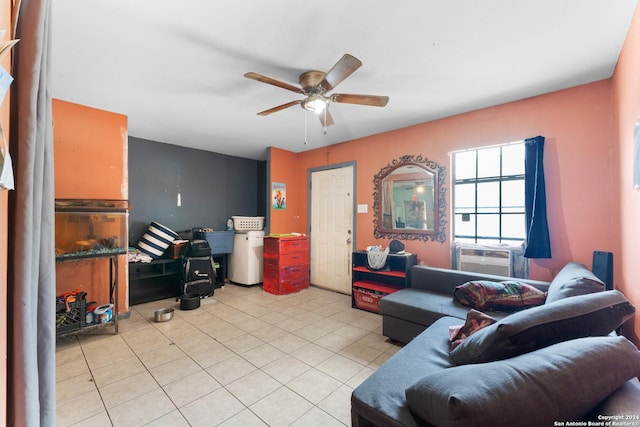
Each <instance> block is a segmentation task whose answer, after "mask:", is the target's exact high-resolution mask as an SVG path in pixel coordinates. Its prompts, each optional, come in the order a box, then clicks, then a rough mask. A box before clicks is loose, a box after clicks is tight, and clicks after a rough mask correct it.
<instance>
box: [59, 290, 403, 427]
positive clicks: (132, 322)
mask: <svg viewBox="0 0 640 427" xmlns="http://www.w3.org/2000/svg"><path fill="white" fill-rule="evenodd" d="M163 307H174V308H176V311H175V316H174V318H173V319H172V320H171V321H169V322H165V323H155V322H154V321H153V312H154V311H155V310H156V309H158V308H163ZM130 313H131V317H130V318H128V319H125V320H121V321H120V322H119V328H120V333H119V334H118V335H114V334H113V333H112V332H113V328H112V327H109V328H104V329H102V330H101V333H100V334H99V335H98V334H93V333H86V334H79V335H77V336H67V337H60V338H59V339H58V343H57V349H56V375H57V387H56V389H57V405H56V406H57V421H58V423H57V424H58V426H90V427H101V426H171V427H174V426H175V427H179V426H194V427H197V426H217V425H220V426H241V427H249V426H265V425H268V426H289V425H291V426H305V427H308V426H313V427H317V426H342V425H351V418H350V401H349V399H350V396H351V392H352V391H353V389H354V388H355V387H357V386H358V385H359V384H360V383H361V382H362V381H363V380H365V379H366V378H367V377H368V376H369V375H370V374H371V373H372V372H374V371H375V369H376V368H378V367H379V366H380V365H381V364H382V363H384V362H385V361H386V360H387V359H388V358H389V357H390V356H391V355H393V354H394V353H395V352H396V351H398V350H399V349H400V346H398V345H396V344H394V343H392V342H389V341H388V340H387V339H386V338H385V337H383V336H382V318H381V317H380V316H379V315H377V314H374V313H369V312H366V311H362V310H358V309H353V308H351V297H350V296H347V295H342V294H338V293H334V292H330V291H326V290H322V289H319V288H315V287H311V288H309V289H305V290H303V291H301V292H298V293H295V294H290V295H282V296H276V295H272V294H269V293H266V292H264V291H263V290H262V288H261V287H257V286H255V287H243V286H237V285H233V284H228V285H226V286H225V287H224V288H221V289H216V291H215V294H214V297H212V298H207V299H205V300H202V305H201V307H200V308H199V309H196V310H191V311H181V310H179V309H178V306H177V304H176V302H175V300H174V299H168V300H162V301H156V302H152V303H148V304H141V305H136V306H133V307H131V309H130Z"/></svg>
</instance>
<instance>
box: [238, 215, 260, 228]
mask: <svg viewBox="0 0 640 427" xmlns="http://www.w3.org/2000/svg"><path fill="white" fill-rule="evenodd" d="M231 219H232V220H233V229H234V230H236V231H252V230H262V229H263V228H264V217H263V216H232V217H231Z"/></svg>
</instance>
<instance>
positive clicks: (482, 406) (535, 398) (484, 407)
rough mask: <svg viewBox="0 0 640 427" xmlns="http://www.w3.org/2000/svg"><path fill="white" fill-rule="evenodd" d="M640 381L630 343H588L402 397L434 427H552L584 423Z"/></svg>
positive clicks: (449, 372) (427, 385)
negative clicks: (602, 405) (609, 399)
mask: <svg viewBox="0 0 640 427" xmlns="http://www.w3.org/2000/svg"><path fill="white" fill-rule="evenodd" d="M607 367H609V368H607ZM638 375H640V351H638V349H637V348H636V347H635V346H634V345H633V344H632V343H631V342H630V341H628V340H627V339H626V338H624V337H620V336H615V337H614V336H609V337H588V338H580V339H575V340H571V341H565V342H562V343H559V344H555V345H553V346H549V347H546V348H544V349H541V350H537V351H534V352H531V353H527V354H523V355H521V356H517V357H514V358H511V359H507V360H501V361H498V362H491V363H486V364H484V365H465V366H455V367H452V368H448V369H443V370H441V371H438V372H436V373H433V374H430V375H427V376H426V377H424V378H422V379H421V380H419V381H418V382H416V383H414V384H413V385H411V386H410V387H409V388H407V389H406V391H405V395H406V398H407V404H408V406H409V409H410V410H411V411H412V412H413V413H414V414H415V415H416V416H418V417H419V418H422V419H423V420H425V421H427V422H428V423H430V424H433V425H437V426H465V427H466V426H516V425H517V426H551V425H554V424H553V423H554V421H567V420H572V421H575V420H579V419H580V418H582V417H584V416H585V415H587V414H588V413H589V412H590V410H592V409H593V408H595V407H596V406H597V405H598V404H599V403H600V402H601V401H602V400H603V399H605V398H606V397H607V396H608V395H609V394H611V393H612V392H613V391H614V390H616V389H617V388H618V387H620V386H621V385H622V384H624V383H625V382H626V381H627V380H629V379H631V378H633V377H636V376H638Z"/></svg>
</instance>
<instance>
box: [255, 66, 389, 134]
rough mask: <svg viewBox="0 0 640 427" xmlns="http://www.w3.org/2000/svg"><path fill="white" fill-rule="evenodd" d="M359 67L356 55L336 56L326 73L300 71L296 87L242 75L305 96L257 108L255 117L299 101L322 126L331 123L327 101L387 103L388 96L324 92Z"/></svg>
mask: <svg viewBox="0 0 640 427" xmlns="http://www.w3.org/2000/svg"><path fill="white" fill-rule="evenodd" d="M361 66H362V62H361V61H360V60H359V59H358V58H356V57H354V56H352V55H349V54H348V53H347V54H345V55H344V56H343V57H342V58H340V60H339V61H338V62H336V64H335V65H334V66H333V68H331V69H330V70H329V71H328V72H327V73H324V72H322V71H317V70H310V71H305V72H304V73H302V74H300V78H299V80H298V82H299V84H300V87H296V86H293V85H290V84H288V83H284V82H281V81H279V80H275V79H272V78H271V77H267V76H263V75H262V74H258V73H254V72H249V73H246V74H245V75H244V76H245V77H246V78H248V79H252V80H257V81H259V82H262V83H267V84H270V85H274V86H278V87H280V88H283V89H287V90H290V91H292V92H296V93H300V94H303V95H306V98H305V99H301V100H298V101H291V102H287V103H286V104H282V105H278V106H277V107H273V108H270V109H268V110H264V111H261V112H259V113H258V115H259V116H268V115H269V114H271V113H275V112H278V111H281V110H284V109H286V108H289V107H293V106H294V105H298V104H299V105H300V106H301V107H302V108H304V109H305V110H309V111H313V112H314V113H316V115H317V116H318V118H319V119H320V122H321V123H322V125H323V126H325V127H326V126H331V125H333V123H334V122H333V118H332V117H331V114H330V113H329V109H328V107H329V103H331V102H337V103H345V104H359V105H370V106H374V107H384V106H385V105H387V102H389V97H388V96H376V95H355V94H346V93H334V94H332V95H329V94H328V93H327V92H330V91H331V90H333V89H334V88H335V87H336V86H337V85H338V84H339V83H340V82H342V81H343V80H344V79H346V78H347V77H349V76H350V75H351V74H353V72H354V71H356V70H357V69H358V68H360V67H361Z"/></svg>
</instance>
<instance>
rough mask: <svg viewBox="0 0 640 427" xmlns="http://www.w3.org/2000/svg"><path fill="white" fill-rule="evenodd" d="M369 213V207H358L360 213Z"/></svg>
mask: <svg viewBox="0 0 640 427" xmlns="http://www.w3.org/2000/svg"><path fill="white" fill-rule="evenodd" d="M367 212H369V205H358V213H367Z"/></svg>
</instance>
